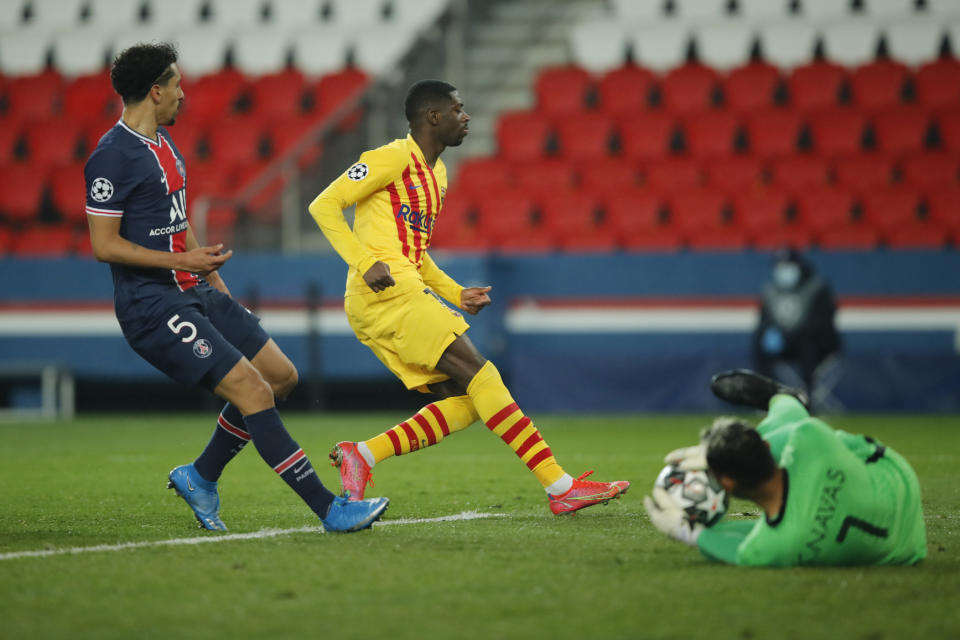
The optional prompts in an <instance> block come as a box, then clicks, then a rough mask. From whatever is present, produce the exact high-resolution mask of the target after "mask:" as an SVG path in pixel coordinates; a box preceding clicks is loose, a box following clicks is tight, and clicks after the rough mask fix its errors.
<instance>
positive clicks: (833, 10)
mask: <svg viewBox="0 0 960 640" xmlns="http://www.w3.org/2000/svg"><path fill="white" fill-rule="evenodd" d="M799 4H800V13H801V14H802V15H803V17H804V18H806V19H808V20H836V19H837V18H844V17H847V16H849V15H850V0H801V2H800V3H799Z"/></svg>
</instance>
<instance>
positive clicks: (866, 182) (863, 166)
mask: <svg viewBox="0 0 960 640" xmlns="http://www.w3.org/2000/svg"><path fill="white" fill-rule="evenodd" d="M833 174H834V180H835V181H836V184H837V186H840V187H844V188H846V189H849V190H851V191H853V192H854V193H865V192H868V191H872V190H874V189H885V188H887V187H889V186H890V184H891V182H892V181H893V176H894V163H893V160H892V159H891V158H890V157H889V156H886V155H882V154H857V155H853V156H847V157H841V158H835V159H834V161H833Z"/></svg>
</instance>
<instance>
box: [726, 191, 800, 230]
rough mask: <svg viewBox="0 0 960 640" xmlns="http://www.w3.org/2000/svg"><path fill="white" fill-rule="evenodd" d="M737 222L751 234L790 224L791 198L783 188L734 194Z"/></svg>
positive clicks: (735, 218) (734, 217)
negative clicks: (788, 213)
mask: <svg viewBox="0 0 960 640" xmlns="http://www.w3.org/2000/svg"><path fill="white" fill-rule="evenodd" d="M732 199H733V209H734V216H733V219H734V221H735V222H736V224H737V225H738V226H739V227H740V228H741V229H743V230H744V231H747V232H748V233H749V234H751V235H756V234H758V233H762V232H766V231H768V230H773V229H781V228H783V227H786V226H787V225H789V224H790V221H789V219H788V217H787V211H788V206H789V204H790V198H789V197H788V196H787V193H786V192H785V191H783V190H782V189H754V190H751V191H743V192H741V193H739V194H737V195H734V196H732Z"/></svg>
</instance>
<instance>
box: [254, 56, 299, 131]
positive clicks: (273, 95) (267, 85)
mask: <svg viewBox="0 0 960 640" xmlns="http://www.w3.org/2000/svg"><path fill="white" fill-rule="evenodd" d="M304 91H305V83H304V78H303V74H302V73H300V72H299V71H297V70H296V69H286V70H284V71H281V72H279V73H270V74H266V75H263V76H260V77H259V78H257V79H256V80H254V81H253V83H252V85H251V87H250V94H249V95H250V99H251V101H252V104H251V105H250V112H251V115H253V116H254V117H256V118H258V119H259V120H260V121H261V122H264V123H266V122H268V121H269V120H273V119H277V118H290V117H293V116H297V115H299V114H301V113H302V112H303V104H304Z"/></svg>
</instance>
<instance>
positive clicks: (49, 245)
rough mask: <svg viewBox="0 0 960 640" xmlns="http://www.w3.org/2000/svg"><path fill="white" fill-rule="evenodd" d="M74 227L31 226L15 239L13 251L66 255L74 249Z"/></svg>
mask: <svg viewBox="0 0 960 640" xmlns="http://www.w3.org/2000/svg"><path fill="white" fill-rule="evenodd" d="M73 242H74V239H73V228H72V227H67V226H60V225H42V226H36V227H29V228H27V229H25V230H23V231H21V232H20V233H18V234H17V235H16V237H15V238H14V239H13V246H12V248H11V249H12V252H13V253H14V254H16V255H18V256H25V257H26V256H38V257H39V256H43V257H59V256H65V255H67V254H69V253H70V251H71V250H72V249H73Z"/></svg>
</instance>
